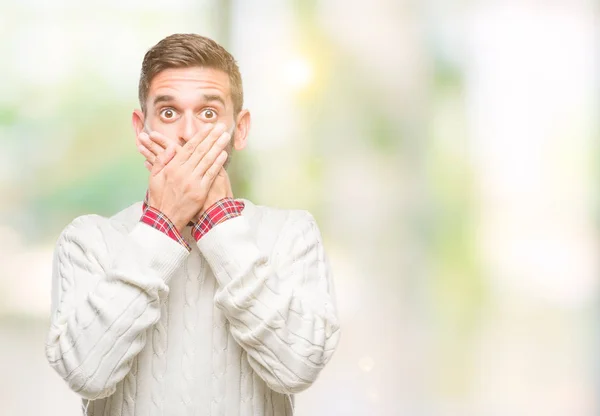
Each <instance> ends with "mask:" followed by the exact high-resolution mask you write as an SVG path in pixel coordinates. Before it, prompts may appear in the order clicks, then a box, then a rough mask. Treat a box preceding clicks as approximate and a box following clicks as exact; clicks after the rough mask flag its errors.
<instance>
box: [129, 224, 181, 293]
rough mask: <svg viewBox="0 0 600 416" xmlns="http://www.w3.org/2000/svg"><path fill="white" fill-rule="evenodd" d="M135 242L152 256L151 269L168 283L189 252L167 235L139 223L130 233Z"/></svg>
mask: <svg viewBox="0 0 600 416" xmlns="http://www.w3.org/2000/svg"><path fill="white" fill-rule="evenodd" d="M130 236H131V238H132V239H133V240H135V241H136V242H137V244H139V245H140V246H141V247H142V248H143V249H144V251H145V252H146V253H147V254H148V255H149V256H150V264H149V265H150V267H152V269H154V270H156V271H157V273H158V274H159V275H160V276H161V277H162V278H163V279H164V280H165V282H166V281H168V279H169V278H170V277H171V275H172V274H173V272H174V271H175V269H177V268H178V267H179V266H181V265H182V264H183V261H184V260H185V258H186V257H187V256H188V255H189V251H188V250H187V249H186V248H185V247H184V246H183V245H181V244H179V243H178V242H177V241H175V240H173V239H172V238H170V237H169V236H167V235H166V234H165V233H163V232H161V231H159V230H157V229H156V228H153V227H151V226H149V225H148V224H145V223H143V222H138V223H137V224H136V225H135V227H134V228H133V230H132V231H131V233H130Z"/></svg>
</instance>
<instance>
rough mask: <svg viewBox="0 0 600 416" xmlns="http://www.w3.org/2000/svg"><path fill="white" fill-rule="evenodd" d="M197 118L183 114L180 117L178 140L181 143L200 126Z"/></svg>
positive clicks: (187, 139)
mask: <svg viewBox="0 0 600 416" xmlns="http://www.w3.org/2000/svg"><path fill="white" fill-rule="evenodd" d="M199 123H200V122H199V120H198V119H197V118H196V117H193V116H189V115H187V114H186V115H185V116H183V117H182V120H181V121H180V124H179V132H178V136H179V142H180V143H181V144H185V143H187V142H188V141H189V140H190V139H191V138H192V137H194V135H195V134H196V132H197V131H198V129H199V128H200V126H199Z"/></svg>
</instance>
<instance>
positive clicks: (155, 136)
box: [150, 131, 171, 149]
mask: <svg viewBox="0 0 600 416" xmlns="http://www.w3.org/2000/svg"><path fill="white" fill-rule="evenodd" d="M150 140H152V141H153V142H154V143H156V144H158V145H159V146H160V147H162V148H163V149H166V148H167V147H169V145H170V144H171V140H169V139H168V138H167V137H166V136H163V135H162V134H161V133H159V132H157V131H151V132H150Z"/></svg>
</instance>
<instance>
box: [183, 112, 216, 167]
mask: <svg viewBox="0 0 600 416" xmlns="http://www.w3.org/2000/svg"><path fill="white" fill-rule="evenodd" d="M225 129H226V126H225V124H224V123H218V124H216V125H215V126H214V127H213V129H212V130H211V131H210V132H209V133H208V134H206V132H205V131H202V132H198V133H196V135H194V137H192V138H191V139H190V140H189V141H188V142H187V143H186V144H185V145H184V146H183V149H182V151H183V153H184V158H185V159H184V161H183V163H185V164H187V165H188V168H189V169H194V168H195V167H196V165H198V162H200V160H201V159H202V157H203V156H204V155H205V154H206V152H208V151H209V149H210V148H211V147H212V145H213V144H214V143H215V142H216V141H217V139H218V138H219V137H221V135H222V134H223V132H225ZM203 136H204V137H203Z"/></svg>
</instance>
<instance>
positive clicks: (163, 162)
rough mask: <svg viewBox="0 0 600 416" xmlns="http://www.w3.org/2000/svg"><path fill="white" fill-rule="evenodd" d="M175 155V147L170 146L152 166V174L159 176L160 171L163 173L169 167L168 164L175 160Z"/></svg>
mask: <svg viewBox="0 0 600 416" xmlns="http://www.w3.org/2000/svg"><path fill="white" fill-rule="evenodd" d="M175 154H176V152H175V146H170V147H168V148H167V149H166V150H165V151H164V152H163V153H161V154H160V155H159V156H158V157H157V158H156V160H155V162H154V164H153V165H152V171H151V172H152V174H153V175H158V174H159V173H160V171H162V170H163V169H164V168H165V166H167V164H168V163H169V162H170V161H171V160H172V159H173V157H174V156H175Z"/></svg>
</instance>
